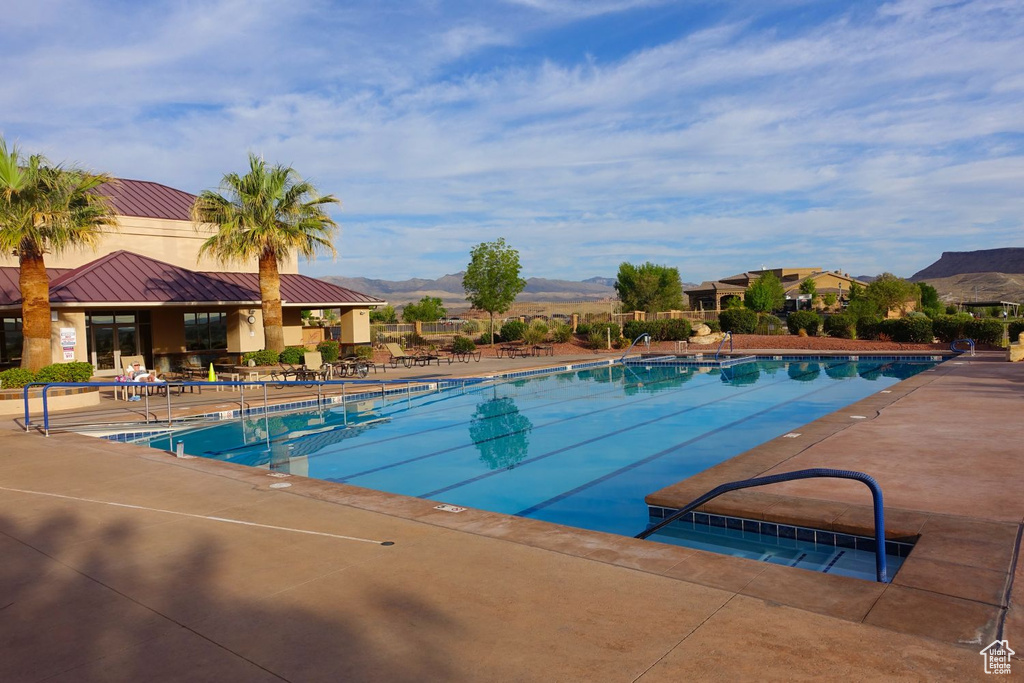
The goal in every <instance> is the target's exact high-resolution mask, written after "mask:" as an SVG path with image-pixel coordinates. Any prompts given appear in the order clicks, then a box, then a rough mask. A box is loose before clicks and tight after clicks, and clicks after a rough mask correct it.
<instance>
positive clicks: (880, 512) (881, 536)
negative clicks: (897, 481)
mask: <svg viewBox="0 0 1024 683" xmlns="http://www.w3.org/2000/svg"><path fill="white" fill-rule="evenodd" d="M818 478H828V479H853V480H855V481H859V482H861V483H863V484H864V485H865V486H867V487H868V488H869V489H870V490H871V500H872V503H873V504H874V508H875V576H876V578H877V580H878V582H879V583H888V582H889V578H888V570H887V568H886V562H885V509H884V507H883V504H882V489H881V487H879V486H878V482H877V481H875V480H874V479H873V478H872V477H870V476H868V475H866V474H864V473H863V472H853V471H851V470H834V469H830V468H827V467H813V468H811V469H807V470H796V471H794V472H783V473H781V474H772V475H769V476H767V477H757V478H754V479H742V480H740V481H731V482H728V483H726V484H722V485H721V486H716V487H715V488H713V489H711V490H710V491H708V492H707V493H705V494H704V495H703V496H700V497H699V498H697V499H696V500H694V501H692V502H690V503H687V504H686V505H684V506H683V507H681V508H679V510H677V511H676V512H674V513H673V514H671V515H669V516H668V517H666V518H665V519H663V520H662V521H661V522H658V523H657V524H655V525H654V526H652V527H650V528H649V529H647V530H645V531H642V532H640V533H639V534H637V535H636V538H639V539H644V538H647V537H648V536H650V535H651V534H653V533H655V532H657V531H659V530H660V529H662V528H664V527H665V526H667V525H669V524H671V523H672V522H674V521H676V520H678V519H680V518H681V517H683V516H684V515H686V514H687V513H689V512H692V511H693V510H695V509H697V508H698V507H700V506H701V505H703V504H704V503H706V502H708V501H709V500H711V499H713V498H717V497H718V496H720V495H722V494H723V493H728V492H729V491H738V490H739V489H749V488H752V487H754V486H765V485H767V484H777V483H779V482H782V481H796V480H798V479H818Z"/></svg>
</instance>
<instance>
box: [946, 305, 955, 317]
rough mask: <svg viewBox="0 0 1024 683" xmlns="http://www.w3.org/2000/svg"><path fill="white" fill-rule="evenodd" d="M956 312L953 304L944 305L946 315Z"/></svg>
mask: <svg viewBox="0 0 1024 683" xmlns="http://www.w3.org/2000/svg"><path fill="white" fill-rule="evenodd" d="M956 314H957V310H956V306H954V305H952V304H950V305H949V306H946V315H956Z"/></svg>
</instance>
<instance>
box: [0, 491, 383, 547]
mask: <svg viewBox="0 0 1024 683" xmlns="http://www.w3.org/2000/svg"><path fill="white" fill-rule="evenodd" d="M0 491H11V492H13V493H27V494H31V495H36V496H49V497H51V498H63V499H64V500H76V501H79V502H83V503H97V504H99V505H111V506H113V507H120V508H128V509H130V510H146V511H147V512H162V513H164V514H167V515H178V516H179V517H192V518H193V519H206V520H209V521H212V522H226V523H228V524H241V525H243V526H255V527H260V528H262V529H274V530H276V531H291V532H293V533H297V534H309V535H311V536H326V537H327V538H337V539H339V540H343V541H359V542H360V543H373V544H375V545H382V544H384V543H386V541H375V540H372V539H369V538H357V537H355V536H342V535H340V534H329V533H327V532H324V531H310V530H309V529H294V528H291V527H285V526H274V525H272V524H260V523H258V522H246V521H244V520H241V519H228V518H227V517H213V516H210V515H195V514H192V513H189V512H178V511H176V510H162V509H160V508H149V507H145V506H142V505H131V504H129V503H115V502H112V501H108V500H94V499H92V498H77V497H75V496H65V495H62V494H60V493H48V492H46V491H27V490H25V489H14V488H8V487H6V486H0Z"/></svg>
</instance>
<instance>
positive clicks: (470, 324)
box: [462, 320, 480, 334]
mask: <svg viewBox="0 0 1024 683" xmlns="http://www.w3.org/2000/svg"><path fill="white" fill-rule="evenodd" d="M479 331H480V323H478V322H477V321H475V320H467V321H466V322H464V323H462V334H476V333H477V332H479Z"/></svg>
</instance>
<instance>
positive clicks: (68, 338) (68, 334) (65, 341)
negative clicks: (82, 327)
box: [60, 327, 78, 360]
mask: <svg viewBox="0 0 1024 683" xmlns="http://www.w3.org/2000/svg"><path fill="white" fill-rule="evenodd" d="M77 342H78V333H77V332H76V331H75V328H73V327H62V328H60V347H61V349H63V350H64V360H74V359H75V344H76V343H77Z"/></svg>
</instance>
